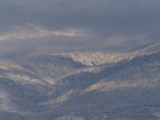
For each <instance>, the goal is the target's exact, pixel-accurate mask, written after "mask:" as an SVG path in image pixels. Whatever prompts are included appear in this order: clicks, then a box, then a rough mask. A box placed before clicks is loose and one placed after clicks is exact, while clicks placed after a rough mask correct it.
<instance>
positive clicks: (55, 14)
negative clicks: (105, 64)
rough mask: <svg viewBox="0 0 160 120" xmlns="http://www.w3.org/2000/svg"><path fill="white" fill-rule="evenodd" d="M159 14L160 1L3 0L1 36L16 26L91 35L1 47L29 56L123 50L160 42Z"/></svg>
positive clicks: (21, 41) (46, 38)
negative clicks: (74, 30)
mask: <svg viewBox="0 0 160 120" xmlns="http://www.w3.org/2000/svg"><path fill="white" fill-rule="evenodd" d="M159 11H160V1H159V0H152V1H150V0H99V1H97V0H81V1H78V0H67V1H66V0H45V1H44V0H34V2H33V0H24V1H21V0H15V1H13V0H0V15H1V16H0V17H1V19H0V25H1V27H0V31H1V32H5V31H11V32H12V31H14V30H15V29H14V27H15V26H25V25H27V24H33V25H37V26H41V27H42V28H44V29H47V30H64V29H81V30H84V31H87V32H89V33H88V34H89V36H87V37H86V38H84V37H79V38H78V37H45V38H44V37H42V38H37V39H23V40H8V41H4V42H0V44H1V48H5V49H6V48H7V47H6V46H9V44H13V45H11V46H12V47H14V46H15V47H14V49H17V51H19V50H22V49H23V50H24V51H27V49H28V51H27V52H26V53H29V52H31V51H41V50H40V49H44V51H56V50H57V51H62V50H107V51H108V50H110V51H111V50H115V49H117V50H124V49H128V48H130V47H135V46H138V45H141V44H145V43H151V42H157V41H159V37H160V36H159V32H158V31H160V16H159ZM115 36H118V37H119V36H120V38H118V37H115ZM139 36H145V37H141V38H139ZM111 38H112V39H111ZM113 38H114V39H117V40H113ZM76 39H77V40H76ZM117 43H118V44H117ZM21 46H25V47H21ZM47 46H48V47H47ZM52 46H54V48H53V47H52ZM56 46H59V47H56ZM105 46H106V47H105ZM8 48H9V47H8ZM23 50H22V51H23Z"/></svg>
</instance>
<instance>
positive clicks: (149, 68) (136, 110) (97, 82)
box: [0, 44, 160, 120]
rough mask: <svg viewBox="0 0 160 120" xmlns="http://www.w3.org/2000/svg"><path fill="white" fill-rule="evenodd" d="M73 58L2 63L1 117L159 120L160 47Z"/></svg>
mask: <svg viewBox="0 0 160 120" xmlns="http://www.w3.org/2000/svg"><path fill="white" fill-rule="evenodd" d="M76 55H77V54H75V53H74V54H73V53H72V54H71V53H70V54H69V55H68V54H66V53H63V54H61V55H60V54H58V55H41V56H30V57H19V58H14V59H0V118H3V120H9V119H11V117H12V118H13V120H17V119H19V120H63V119H64V120H107V119H109V120H158V115H159V112H160V103H159V101H160V95H159V91H160V74H159V73H160V45H159V44H154V45H149V46H146V47H142V48H138V49H134V50H131V51H128V52H126V53H122V54H119V55H116V56H114V55H113V56H112V55H111V57H110V58H108V56H107V55H106V56H107V57H104V56H103V57H100V58H99V56H101V55H102V54H100V53H97V54H96V53H92V54H91V53H88V54H87V53H83V54H80V53H78V57H77V58H74V57H75V56H76ZM83 55H84V56H83ZM94 55H95V56H94ZM86 56H87V57H86ZM90 56H92V57H91V58H90ZM86 58H87V59H86ZM85 59H86V61H85V62H84V61H83V60H85ZM95 61H96V62H95ZM93 63H95V64H93ZM87 65H88V66H87Z"/></svg>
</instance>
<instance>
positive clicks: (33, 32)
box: [0, 25, 85, 40]
mask: <svg viewBox="0 0 160 120" xmlns="http://www.w3.org/2000/svg"><path fill="white" fill-rule="evenodd" d="M14 28H15V30H14V32H7V33H1V34H0V40H8V39H25V38H28V39H29V38H40V37H44V36H53V35H55V36H72V37H75V36H83V35H84V34H85V33H84V32H83V31H80V30H74V29H67V30H63V31H60V30H59V31H51V30H45V29H43V28H41V27H38V26H34V25H28V26H21V27H19V26H16V27H14Z"/></svg>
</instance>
